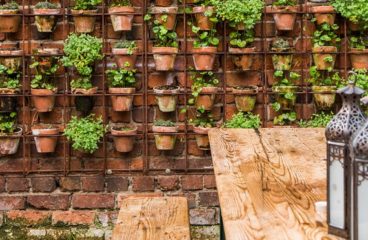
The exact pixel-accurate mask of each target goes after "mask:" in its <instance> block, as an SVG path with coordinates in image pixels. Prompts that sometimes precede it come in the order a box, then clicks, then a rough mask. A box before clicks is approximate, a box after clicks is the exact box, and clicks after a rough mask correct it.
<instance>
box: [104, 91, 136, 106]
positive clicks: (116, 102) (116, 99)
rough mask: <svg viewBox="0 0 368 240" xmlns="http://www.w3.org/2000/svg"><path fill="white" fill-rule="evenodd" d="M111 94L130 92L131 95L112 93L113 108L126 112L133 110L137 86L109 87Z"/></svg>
mask: <svg viewBox="0 0 368 240" xmlns="http://www.w3.org/2000/svg"><path fill="white" fill-rule="evenodd" d="M109 93H110V94H130V95H120V96H119V95H111V96H110V97H111V105H112V110H114V111H116V112H126V111H130V110H132V105H133V98H134V96H133V95H132V94H134V93H135V88H133V87H132V88H128V87H125V88H118V87H109Z"/></svg>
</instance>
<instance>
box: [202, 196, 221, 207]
mask: <svg viewBox="0 0 368 240" xmlns="http://www.w3.org/2000/svg"><path fill="white" fill-rule="evenodd" d="M198 196H199V205H200V206H203V207H216V206H219V205H220V204H219V200H218V194H217V192H200V193H199V194H198Z"/></svg>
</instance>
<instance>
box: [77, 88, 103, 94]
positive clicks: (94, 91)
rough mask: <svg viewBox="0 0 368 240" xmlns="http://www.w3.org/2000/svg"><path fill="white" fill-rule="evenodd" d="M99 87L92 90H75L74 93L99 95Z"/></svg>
mask: <svg viewBox="0 0 368 240" xmlns="http://www.w3.org/2000/svg"><path fill="white" fill-rule="evenodd" d="M97 89H98V87H93V88H90V89H84V88H73V89H72V93H74V94H83V95H93V94H96V93H97Z"/></svg>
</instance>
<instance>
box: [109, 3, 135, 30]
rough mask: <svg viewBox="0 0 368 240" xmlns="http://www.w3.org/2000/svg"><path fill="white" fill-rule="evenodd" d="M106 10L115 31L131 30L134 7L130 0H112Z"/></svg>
mask: <svg viewBox="0 0 368 240" xmlns="http://www.w3.org/2000/svg"><path fill="white" fill-rule="evenodd" d="M108 11H109V14H110V17H111V23H112V27H113V29H114V31H115V32H119V31H130V30H132V25H133V18H134V7H133V6H132V4H131V2H130V0H114V1H112V2H111V3H110V6H109V10H108Z"/></svg>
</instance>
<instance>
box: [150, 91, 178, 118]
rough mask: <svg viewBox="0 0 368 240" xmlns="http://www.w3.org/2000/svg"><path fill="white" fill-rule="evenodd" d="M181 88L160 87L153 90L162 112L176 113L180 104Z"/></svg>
mask: <svg viewBox="0 0 368 240" xmlns="http://www.w3.org/2000/svg"><path fill="white" fill-rule="evenodd" d="M179 91H180V88H179V87H177V86H170V85H164V86H158V87H154V88H153V92H154V93H155V94H156V102H157V105H158V108H159V109H160V111H161V112H174V111H175V110H176V105H177V102H178V95H177V94H178V93H179Z"/></svg>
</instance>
